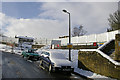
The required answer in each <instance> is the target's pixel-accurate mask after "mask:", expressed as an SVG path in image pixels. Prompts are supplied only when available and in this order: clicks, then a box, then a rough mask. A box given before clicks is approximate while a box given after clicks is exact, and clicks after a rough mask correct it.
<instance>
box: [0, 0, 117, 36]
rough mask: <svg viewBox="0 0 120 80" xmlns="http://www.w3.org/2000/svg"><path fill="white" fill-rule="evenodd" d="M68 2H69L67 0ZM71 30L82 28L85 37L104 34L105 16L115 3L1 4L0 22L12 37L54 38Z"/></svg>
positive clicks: (106, 16) (115, 5)
mask: <svg viewBox="0 0 120 80" xmlns="http://www.w3.org/2000/svg"><path fill="white" fill-rule="evenodd" d="M67 1H72V0H67ZM63 9H66V10H68V11H69V12H70V13H71V27H72V28H73V27H78V26H79V25H83V26H84V29H85V30H86V31H87V32H88V33H87V35H88V34H96V33H102V32H105V31H106V29H107V28H109V25H108V20H107V19H108V18H109V14H111V13H114V12H115V11H116V10H117V9H118V3H117V2H14V0H13V2H7V0H6V2H2V11H0V16H1V17H0V23H2V30H3V32H4V34H5V35H7V36H11V37H14V36H15V35H19V36H30V37H34V38H58V37H59V36H64V35H68V14H65V13H64V12H62V10H63Z"/></svg>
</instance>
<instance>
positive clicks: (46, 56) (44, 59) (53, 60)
mask: <svg viewBox="0 0 120 80" xmlns="http://www.w3.org/2000/svg"><path fill="white" fill-rule="evenodd" d="M40 56H41V57H40V67H42V68H45V69H47V70H48V71H49V72H66V73H70V74H71V72H73V71H74V68H73V67H71V64H72V62H71V61H69V60H67V58H66V57H65V56H64V54H62V53H60V52H56V51H55V52H54V51H43V52H42V53H41V55H40Z"/></svg>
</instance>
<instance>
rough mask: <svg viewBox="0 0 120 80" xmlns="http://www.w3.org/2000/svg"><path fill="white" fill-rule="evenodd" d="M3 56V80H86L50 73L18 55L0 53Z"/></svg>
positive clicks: (75, 76) (74, 76)
mask: <svg viewBox="0 0 120 80" xmlns="http://www.w3.org/2000/svg"><path fill="white" fill-rule="evenodd" d="M0 54H2V79H5V78H14V79H15V78H25V79H34V80H35V79H52V80H54V79H55V80H56V78H57V80H58V79H60V78H62V79H61V80H63V78H67V79H69V80H86V79H85V78H83V77H81V76H79V75H76V74H71V75H67V74H62V73H49V72H47V71H45V70H43V69H41V68H40V67H39V66H38V64H37V62H33V61H26V60H25V59H24V58H22V57H21V56H19V55H17V54H11V53H7V52H0Z"/></svg>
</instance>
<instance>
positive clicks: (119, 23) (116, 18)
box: [107, 11, 120, 32]
mask: <svg viewBox="0 0 120 80" xmlns="http://www.w3.org/2000/svg"><path fill="white" fill-rule="evenodd" d="M108 21H109V25H110V28H109V29H107V31H108V32H109V31H114V30H118V29H120V11H116V12H115V13H113V14H110V15H109V18H108Z"/></svg>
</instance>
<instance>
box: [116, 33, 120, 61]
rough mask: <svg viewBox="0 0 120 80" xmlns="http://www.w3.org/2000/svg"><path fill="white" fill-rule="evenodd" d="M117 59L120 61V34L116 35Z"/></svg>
mask: <svg viewBox="0 0 120 80" xmlns="http://www.w3.org/2000/svg"><path fill="white" fill-rule="evenodd" d="M115 60H116V61H120V34H116V35H115Z"/></svg>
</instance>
